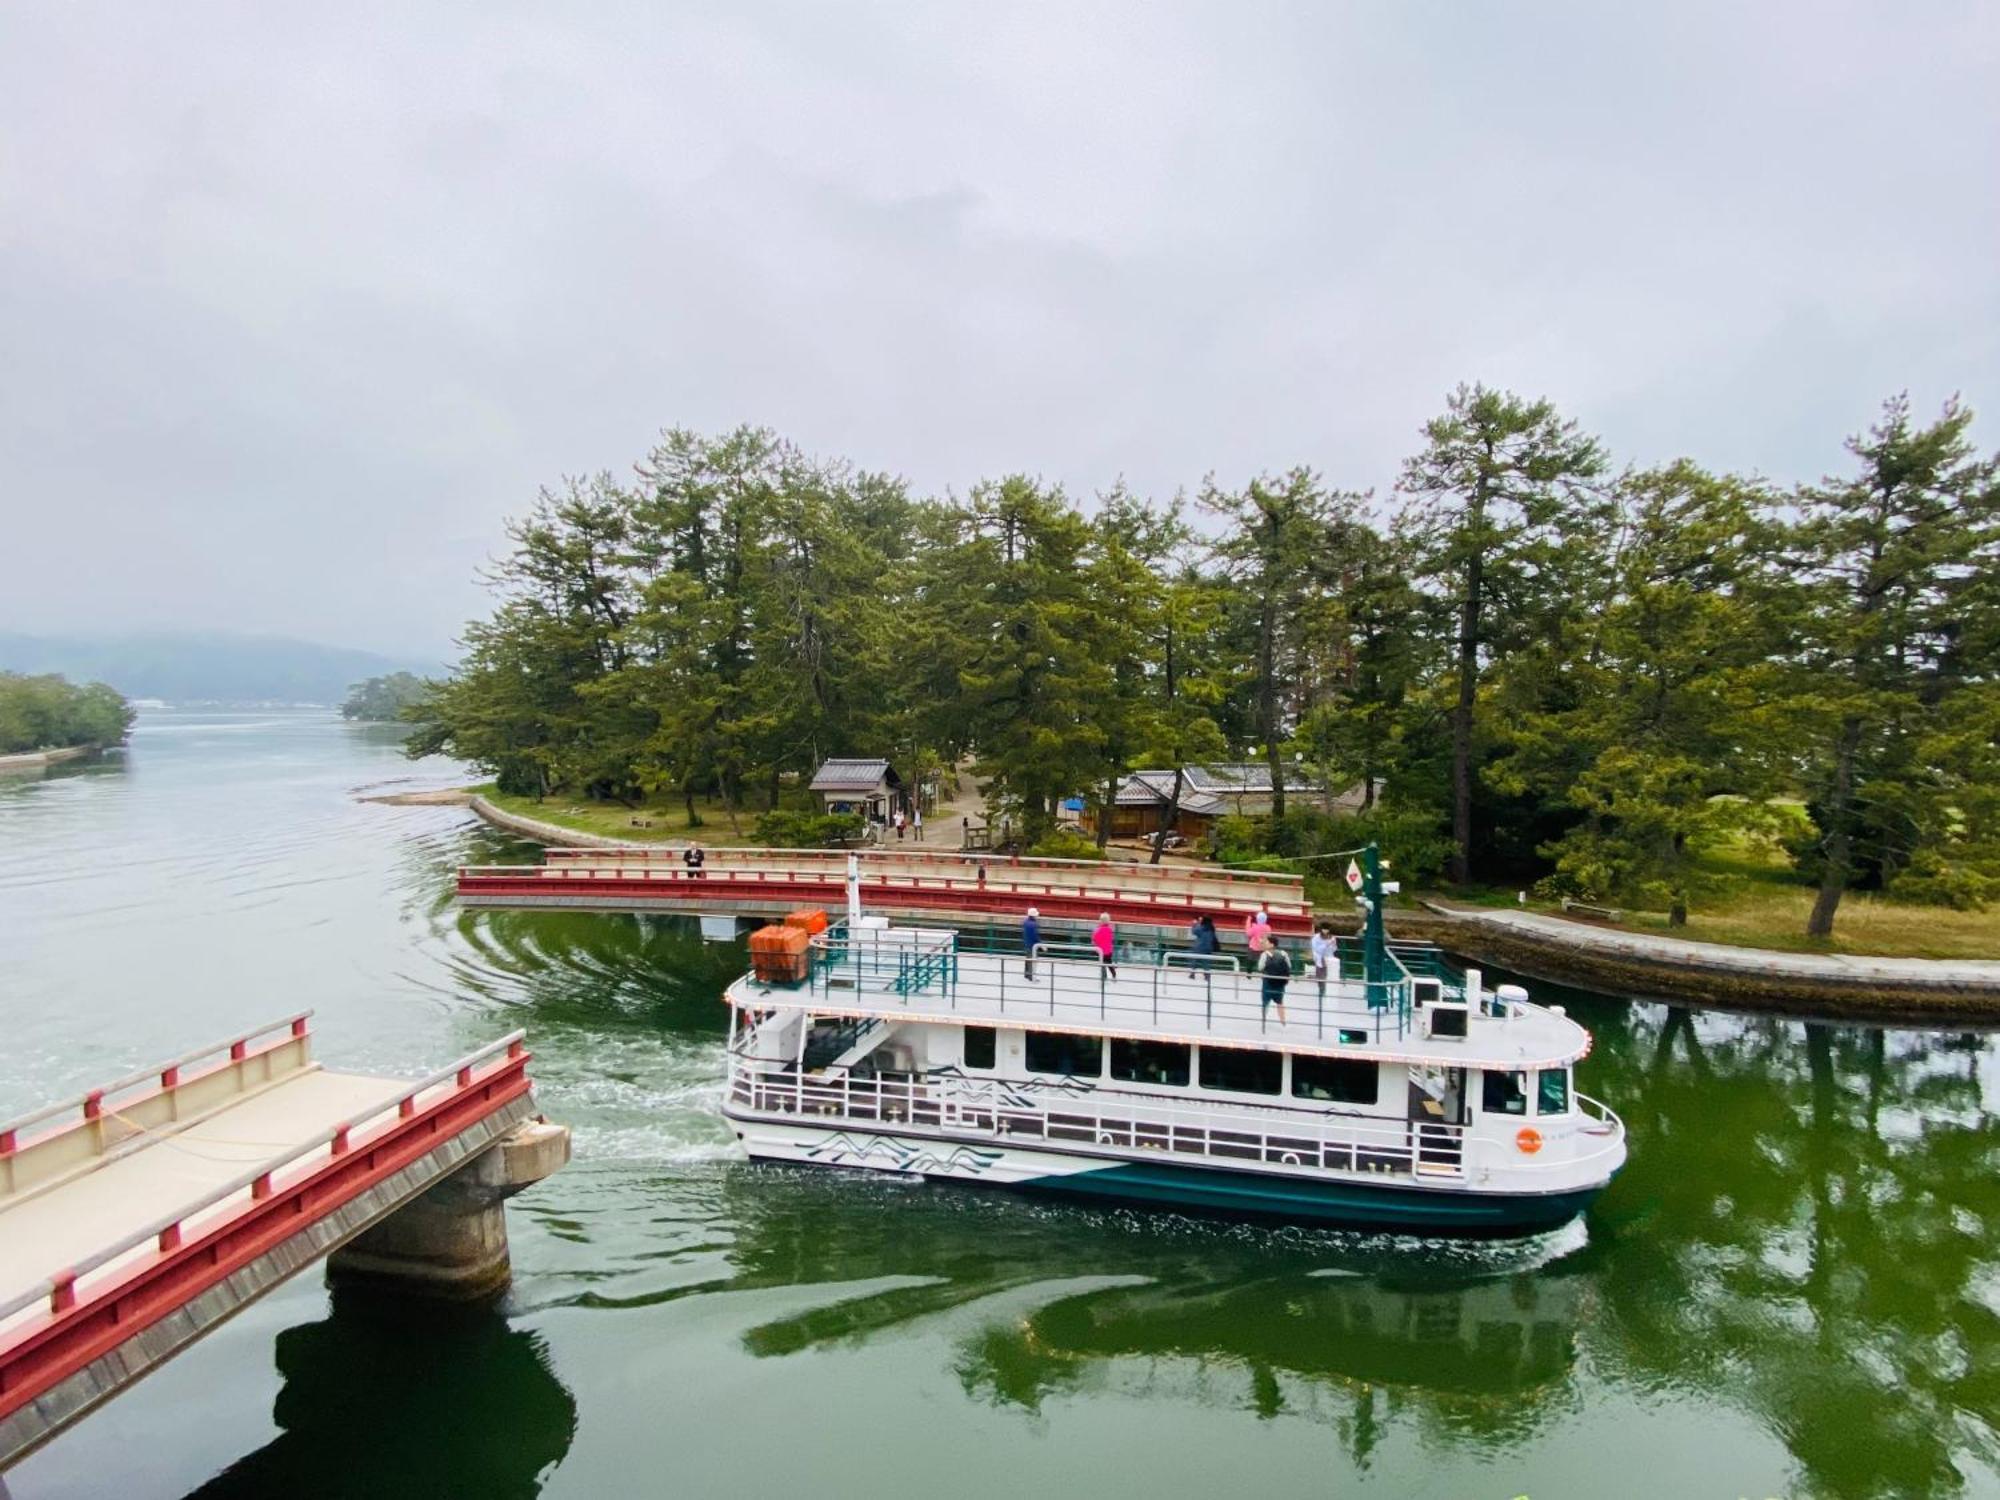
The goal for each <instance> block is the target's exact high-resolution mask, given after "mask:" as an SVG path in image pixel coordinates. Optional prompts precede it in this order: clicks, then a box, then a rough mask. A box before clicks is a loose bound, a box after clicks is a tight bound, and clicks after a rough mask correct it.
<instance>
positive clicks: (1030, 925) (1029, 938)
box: [1021, 906, 1042, 979]
mask: <svg viewBox="0 0 2000 1500" xmlns="http://www.w3.org/2000/svg"><path fill="white" fill-rule="evenodd" d="M1041 916H1042V914H1041V913H1040V912H1039V911H1037V910H1035V908H1034V907H1032V906H1031V907H1029V908H1028V914H1027V916H1025V917H1023V918H1022V919H1021V949H1022V951H1023V952H1025V953H1026V954H1027V955H1028V964H1027V969H1028V977H1029V978H1030V979H1033V978H1034V977H1035V944H1037V943H1039V942H1040V941H1041V940H1042V922H1041Z"/></svg>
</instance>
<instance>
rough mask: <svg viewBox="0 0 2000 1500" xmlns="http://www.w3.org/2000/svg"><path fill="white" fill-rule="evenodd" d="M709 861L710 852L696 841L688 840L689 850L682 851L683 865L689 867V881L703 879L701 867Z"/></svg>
mask: <svg viewBox="0 0 2000 1500" xmlns="http://www.w3.org/2000/svg"><path fill="white" fill-rule="evenodd" d="M707 860H708V851H707V850H706V849H704V848H702V847H701V845H699V844H697V843H695V842H694V840H692V839H690V840H688V846H687V848H685V849H683V850H682V851H681V863H682V864H684V865H686V866H687V873H688V879H689V880H699V879H701V867H702V865H703V864H705V863H706V862H707Z"/></svg>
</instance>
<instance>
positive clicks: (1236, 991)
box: [805, 924, 1415, 1040]
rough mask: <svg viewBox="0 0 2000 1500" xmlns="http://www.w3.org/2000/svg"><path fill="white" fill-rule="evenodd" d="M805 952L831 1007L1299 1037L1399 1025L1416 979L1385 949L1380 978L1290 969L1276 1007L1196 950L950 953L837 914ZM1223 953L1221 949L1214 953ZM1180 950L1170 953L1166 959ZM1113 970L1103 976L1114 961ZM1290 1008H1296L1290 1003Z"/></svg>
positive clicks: (1254, 980)
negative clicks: (841, 920) (850, 926)
mask: <svg viewBox="0 0 2000 1500" xmlns="http://www.w3.org/2000/svg"><path fill="white" fill-rule="evenodd" d="M813 949H814V960H815V961H814V962H813V964H812V965H811V967H810V970H809V972H808V974H807V977H806V979H805V987H806V988H807V990H808V991H809V993H810V994H811V996H812V997H813V998H814V999H817V1000H824V1001H826V1002H827V1003H828V1004H830V1005H835V1006H838V1005H839V1004H840V1003H842V1001H843V1000H845V999H847V998H849V997H858V996H859V995H861V994H862V993H863V992H864V991H866V992H870V993H872V994H874V995H876V996H878V997H886V996H893V997H894V998H895V999H897V1000H899V1001H901V1002H903V1003H904V1004H905V1005H908V1006H910V1007H911V1008H912V1009H918V1008H922V1009H935V1008H942V1009H944V1010H947V1011H951V1012H956V1013H961V1014H965V1015H971V1016H989V1015H990V1016H993V1017H996V1018H1002V1017H1004V1018H1010V1019H1011V1018H1014V1017H1019V1018H1020V1019H1021V1020H1022V1022H1023V1023H1024V1024H1026V1023H1029V1022H1031V1021H1032V1020H1033V1019H1035V1018H1036V1017H1044V1018H1047V1019H1048V1020H1050V1021H1053V1022H1057V1023H1069V1024H1072V1025H1077V1024H1088V1023H1089V1022H1092V1021H1096V1022H1102V1023H1118V1024H1136V1023H1139V1022H1141V1021H1143V1022H1144V1024H1145V1027H1146V1028H1147V1029H1153V1030H1159V1029H1175V1028H1178V1029H1181V1030H1187V1031H1200V1032H1202V1033H1205V1034H1213V1035H1216V1037H1217V1039H1218V1040H1227V1039H1228V1035H1229V1033H1231V1032H1234V1033H1235V1034H1236V1035H1237V1036H1239V1037H1245V1038H1246V1039H1247V1038H1248V1037H1250V1036H1256V1037H1263V1036H1266V1035H1272V1036H1282V1037H1297V1038H1301V1039H1303V1038H1306V1037H1308V1036H1309V1037H1310V1038H1311V1039H1314V1040H1329V1039H1333V1040H1353V1039H1354V1038H1353V1037H1352V1036H1351V1035H1349V1036H1346V1037H1343V1036H1341V1035H1340V1034H1341V1033H1350V1034H1351V1033H1356V1032H1359V1033H1363V1034H1364V1035H1365V1037H1366V1038H1367V1039H1368V1040H1383V1039H1387V1038H1401V1037H1403V1036H1405V1035H1407V1034H1408V1032H1409V1029H1410V1024H1411V1014H1412V1010H1413V1005H1414V998H1415V981H1414V979H1413V978H1412V976H1411V975H1410V973H1409V971H1408V970H1406V969H1404V968H1403V967H1402V964H1401V962H1400V960H1397V959H1395V958H1394V956H1393V955H1392V956H1391V967H1392V973H1391V975H1390V977H1389V978H1387V979H1385V980H1380V981H1375V982H1372V983H1371V982H1369V981H1367V980H1364V979H1349V978H1339V979H1329V980H1328V981H1327V982H1326V983H1325V984H1324V985H1322V984H1320V983H1319V982H1318V981H1316V980H1314V979H1313V978H1312V977H1311V975H1310V974H1304V975H1301V974H1298V973H1296V972H1295V973H1294V974H1293V976H1292V977H1291V979H1290V981H1289V983H1288V984H1287V985H1286V986H1285V987H1284V991H1283V1001H1282V1005H1283V1008H1284V1009H1285V1010H1286V1012H1287V1016H1286V1018H1285V1019H1284V1020H1283V1021H1279V1020H1278V1019H1277V1017H1276V1015H1275V1014H1274V1013H1275V1012H1276V1011H1277V1010H1278V1009H1279V1002H1278V1001H1276V1000H1274V1001H1272V1002H1270V1003H1266V1001H1265V998H1264V995H1265V989H1264V985H1265V978H1264V976H1262V975H1260V974H1257V973H1255V972H1245V971H1244V970H1242V969H1240V968H1238V967H1236V965H1235V962H1234V960H1233V959H1230V960H1229V962H1228V964H1227V965H1214V966H1207V965H1197V964H1194V963H1192V962H1189V960H1192V959H1195V958H1197V957H1204V956H1206V955H1195V954H1164V953H1161V952H1158V951H1155V952H1153V953H1150V954H1148V955H1146V956H1144V957H1142V958H1137V959H1134V958H1127V957H1123V956H1120V957H1118V958H1117V959H1116V960H1115V961H1114V962H1113V963H1111V964H1105V963H1103V962H1102V961H1101V960H1100V959H1099V957H1098V953H1097V950H1096V949H1094V948H1091V947H1089V946H1088V945H1083V944H1068V943H1044V944H1038V945H1037V947H1036V951H1035V953H1034V955H1032V956H1030V955H1026V954H1023V955H1021V956H1019V957H1009V956H1005V955H994V954H974V953H966V954H962V953H959V952H957V950H956V945H955V944H954V943H953V941H952V938H951V935H950V934H949V933H938V932H935V931H933V930H931V929H917V928H896V927H884V928H861V929H858V930H857V931H855V932H853V933H851V934H850V933H849V932H848V931H847V930H846V928H845V925H844V924H837V925H836V926H835V927H833V928H830V929H829V930H828V931H826V932H823V933H820V934H818V935H817V936H815V937H814V939H813ZM1217 956H1218V957H1226V955H1217ZM1176 959H1177V960H1180V961H1179V962H1172V961H1169V960H1176ZM1114 970H1116V971H1117V973H1116V976H1115V977H1114V974H1113V971H1114ZM1293 1009H1296V1010H1298V1011H1299V1012H1300V1017H1299V1019H1296V1020H1294V1019H1292V1018H1291V1017H1290V1015H1289V1012H1290V1011H1291V1010H1293Z"/></svg>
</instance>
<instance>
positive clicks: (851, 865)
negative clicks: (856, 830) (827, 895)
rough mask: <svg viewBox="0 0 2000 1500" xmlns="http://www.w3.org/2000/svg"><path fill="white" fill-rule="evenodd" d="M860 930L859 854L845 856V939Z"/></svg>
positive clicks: (852, 938) (850, 939)
mask: <svg viewBox="0 0 2000 1500" xmlns="http://www.w3.org/2000/svg"><path fill="white" fill-rule="evenodd" d="M860 930H861V856H860V855H858V854H850V855H848V856H847V939H848V941H849V942H852V941H854V934H855V933H857V932H859V931H860Z"/></svg>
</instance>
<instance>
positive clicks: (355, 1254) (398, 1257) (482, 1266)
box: [326, 1120, 569, 1302]
mask: <svg viewBox="0 0 2000 1500" xmlns="http://www.w3.org/2000/svg"><path fill="white" fill-rule="evenodd" d="M568 1160H569V1127H568V1126H567V1125H554V1124H551V1123H549V1122H548V1121H547V1120H526V1121H523V1122H522V1123H521V1124H519V1125H516V1126H515V1127H514V1128H513V1129H512V1130H510V1131H508V1132H507V1134H505V1135H504V1136H502V1137H501V1138H500V1139H499V1140H497V1141H495V1142H494V1143H493V1144H492V1145H491V1146H489V1147H488V1148H487V1149H486V1150H484V1151H482V1152H481V1153H480V1154H479V1155H477V1156H475V1157H474V1158H473V1159H472V1160H471V1161H469V1162H467V1163H466V1164H465V1165H464V1166H463V1167H460V1168H459V1169H458V1170H457V1171H455V1172H453V1173H452V1174H451V1175H450V1176H449V1177H447V1178H445V1179H444V1180H443V1181H442V1182H440V1183H437V1184H436V1185H435V1186H433V1187H430V1188H427V1189H425V1190H424V1191H423V1192H422V1193H420V1194H418V1195H417V1196H416V1197H415V1198H413V1199H411V1200H410V1201H409V1202H408V1203H406V1204H404V1205H403V1206H402V1207H401V1208H399V1209H397V1210H396V1211H395V1212H394V1213H392V1214H390V1215H389V1216H388V1217H387V1218H386V1219H384V1220H382V1222H381V1223H379V1224H376V1225H375V1226H374V1227H372V1228H370V1229H367V1230H364V1231H363V1232H362V1233H361V1234H359V1235H357V1236H356V1237H355V1238H354V1239H352V1240H350V1241H349V1242H348V1243H347V1244H346V1245H344V1246H342V1247H341V1248H340V1249H338V1250H336V1251H334V1252H333V1254H332V1255H331V1256H329V1257H328V1258H327V1263H326V1279H327V1281H328V1282H329V1283H330V1284H331V1285H334V1286H338V1287H348V1286H356V1287H368V1288H375V1289H380V1290H382V1291H387V1292H397V1293H402V1294H404V1295H410V1296H419V1297H428V1298H433V1299H436V1300H439V1301H446V1302H475V1301H481V1300H483V1299H485V1298H488V1297H493V1296H496V1295H497V1294H499V1293H500V1292H502V1291H504V1290H505V1289H506V1286H507V1283H508V1281H509V1279H510V1278H511V1276H512V1266H511V1264H510V1263H509V1260H508V1256H507V1208H506V1202H507V1199H509V1198H511V1197H513V1196H514V1194H516V1193H518V1192H520V1191H521V1189H523V1188H525V1187H528V1186H529V1185H531V1184H533V1183H537V1182H540V1181H541V1180H542V1179H543V1178H544V1177H547V1176H548V1175H549V1174H550V1173H552V1172H554V1171H555V1170H556V1169H557V1168H559V1167H561V1166H562V1165H563V1164H564V1163H565V1162H567V1161H568Z"/></svg>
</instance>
